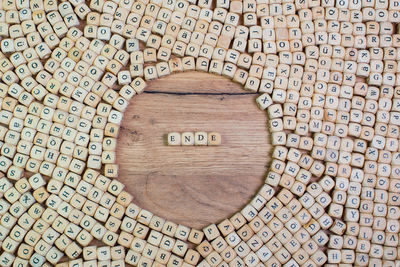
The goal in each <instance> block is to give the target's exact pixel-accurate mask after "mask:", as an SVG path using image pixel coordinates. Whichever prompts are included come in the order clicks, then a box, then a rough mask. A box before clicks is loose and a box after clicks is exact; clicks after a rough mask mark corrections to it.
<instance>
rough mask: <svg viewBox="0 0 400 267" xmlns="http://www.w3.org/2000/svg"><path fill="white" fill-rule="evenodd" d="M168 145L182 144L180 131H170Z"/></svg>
mask: <svg viewBox="0 0 400 267" xmlns="http://www.w3.org/2000/svg"><path fill="white" fill-rule="evenodd" d="M168 145H169V146H180V145H181V134H180V133H169V134H168Z"/></svg>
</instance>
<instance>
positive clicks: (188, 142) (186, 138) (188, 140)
mask: <svg viewBox="0 0 400 267" xmlns="http://www.w3.org/2000/svg"><path fill="white" fill-rule="evenodd" d="M193 145H194V133H192V132H184V133H182V146H193Z"/></svg>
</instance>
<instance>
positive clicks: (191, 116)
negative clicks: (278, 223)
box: [117, 72, 271, 228]
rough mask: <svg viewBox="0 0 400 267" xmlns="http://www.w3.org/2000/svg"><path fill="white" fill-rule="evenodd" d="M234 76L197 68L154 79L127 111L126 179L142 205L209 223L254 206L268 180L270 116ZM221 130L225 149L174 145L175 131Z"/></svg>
mask: <svg viewBox="0 0 400 267" xmlns="http://www.w3.org/2000/svg"><path fill="white" fill-rule="evenodd" d="M256 96H257V95H256V94H252V93H249V92H246V91H244V90H243V89H242V87H241V86H240V85H238V84H235V83H233V82H231V81H229V80H228V79H227V78H224V77H220V76H215V75H211V74H207V73H199V72H189V73H180V74H175V75H171V76H168V77H166V78H162V79H158V80H155V81H152V82H150V83H149V84H148V87H147V88H146V91H145V92H144V93H143V94H141V95H138V96H135V97H134V98H133V100H132V101H131V103H130V105H129V107H128V109H127V111H126V112H125V115H124V119H123V123H122V126H121V131H120V136H119V139H118V150H117V156H118V158H117V159H118V163H119V164H120V177H119V179H120V180H121V181H122V182H123V183H124V184H125V185H126V187H127V190H128V192H130V193H131V194H133V196H134V202H135V203H136V204H138V205H139V206H140V207H142V208H145V209H147V210H149V211H151V212H153V213H155V214H157V215H158V216H161V217H164V218H166V219H168V220H172V221H174V222H176V223H181V224H184V225H186V226H190V227H196V228H202V227H204V226H206V225H207V224H209V223H216V222H219V221H220V220H222V219H224V218H227V217H228V216H230V215H232V214H233V213H235V212H236V211H238V210H239V209H240V208H241V207H243V206H244V205H245V204H247V203H248V202H249V201H250V200H251V198H252V196H254V194H255V193H256V191H257V190H258V188H259V187H260V186H261V185H262V183H263V181H264V177H265V173H266V171H267V165H268V164H269V161H270V160H269V159H270V153H271V151H270V150H271V145H270V143H271V142H270V140H269V135H268V130H267V126H266V120H267V116H266V113H265V112H263V111H260V110H259V109H258V108H257V107H256V104H255V98H256ZM196 130H199V131H217V132H220V133H221V135H222V145H221V146H218V147H194V146H193V147H191V146H190V147H171V146H167V145H165V143H166V140H165V135H166V134H167V133H168V132H172V131H179V132H181V131H196Z"/></svg>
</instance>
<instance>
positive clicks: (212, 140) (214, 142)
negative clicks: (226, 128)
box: [208, 132, 221, 146]
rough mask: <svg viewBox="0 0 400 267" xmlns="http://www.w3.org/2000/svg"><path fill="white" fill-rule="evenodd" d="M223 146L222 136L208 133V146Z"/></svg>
mask: <svg viewBox="0 0 400 267" xmlns="http://www.w3.org/2000/svg"><path fill="white" fill-rule="evenodd" d="M220 144H221V134H219V133H216V132H211V133H208V145H209V146H219V145H220Z"/></svg>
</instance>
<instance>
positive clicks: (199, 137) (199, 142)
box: [194, 132, 208, 146]
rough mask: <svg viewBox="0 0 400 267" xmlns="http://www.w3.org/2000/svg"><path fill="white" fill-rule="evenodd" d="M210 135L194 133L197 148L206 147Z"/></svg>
mask: <svg viewBox="0 0 400 267" xmlns="http://www.w3.org/2000/svg"><path fill="white" fill-rule="evenodd" d="M207 140H208V134H207V133H206V132H195V133H194V144H195V145H196V146H206V145H207V144H208V142H207Z"/></svg>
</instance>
